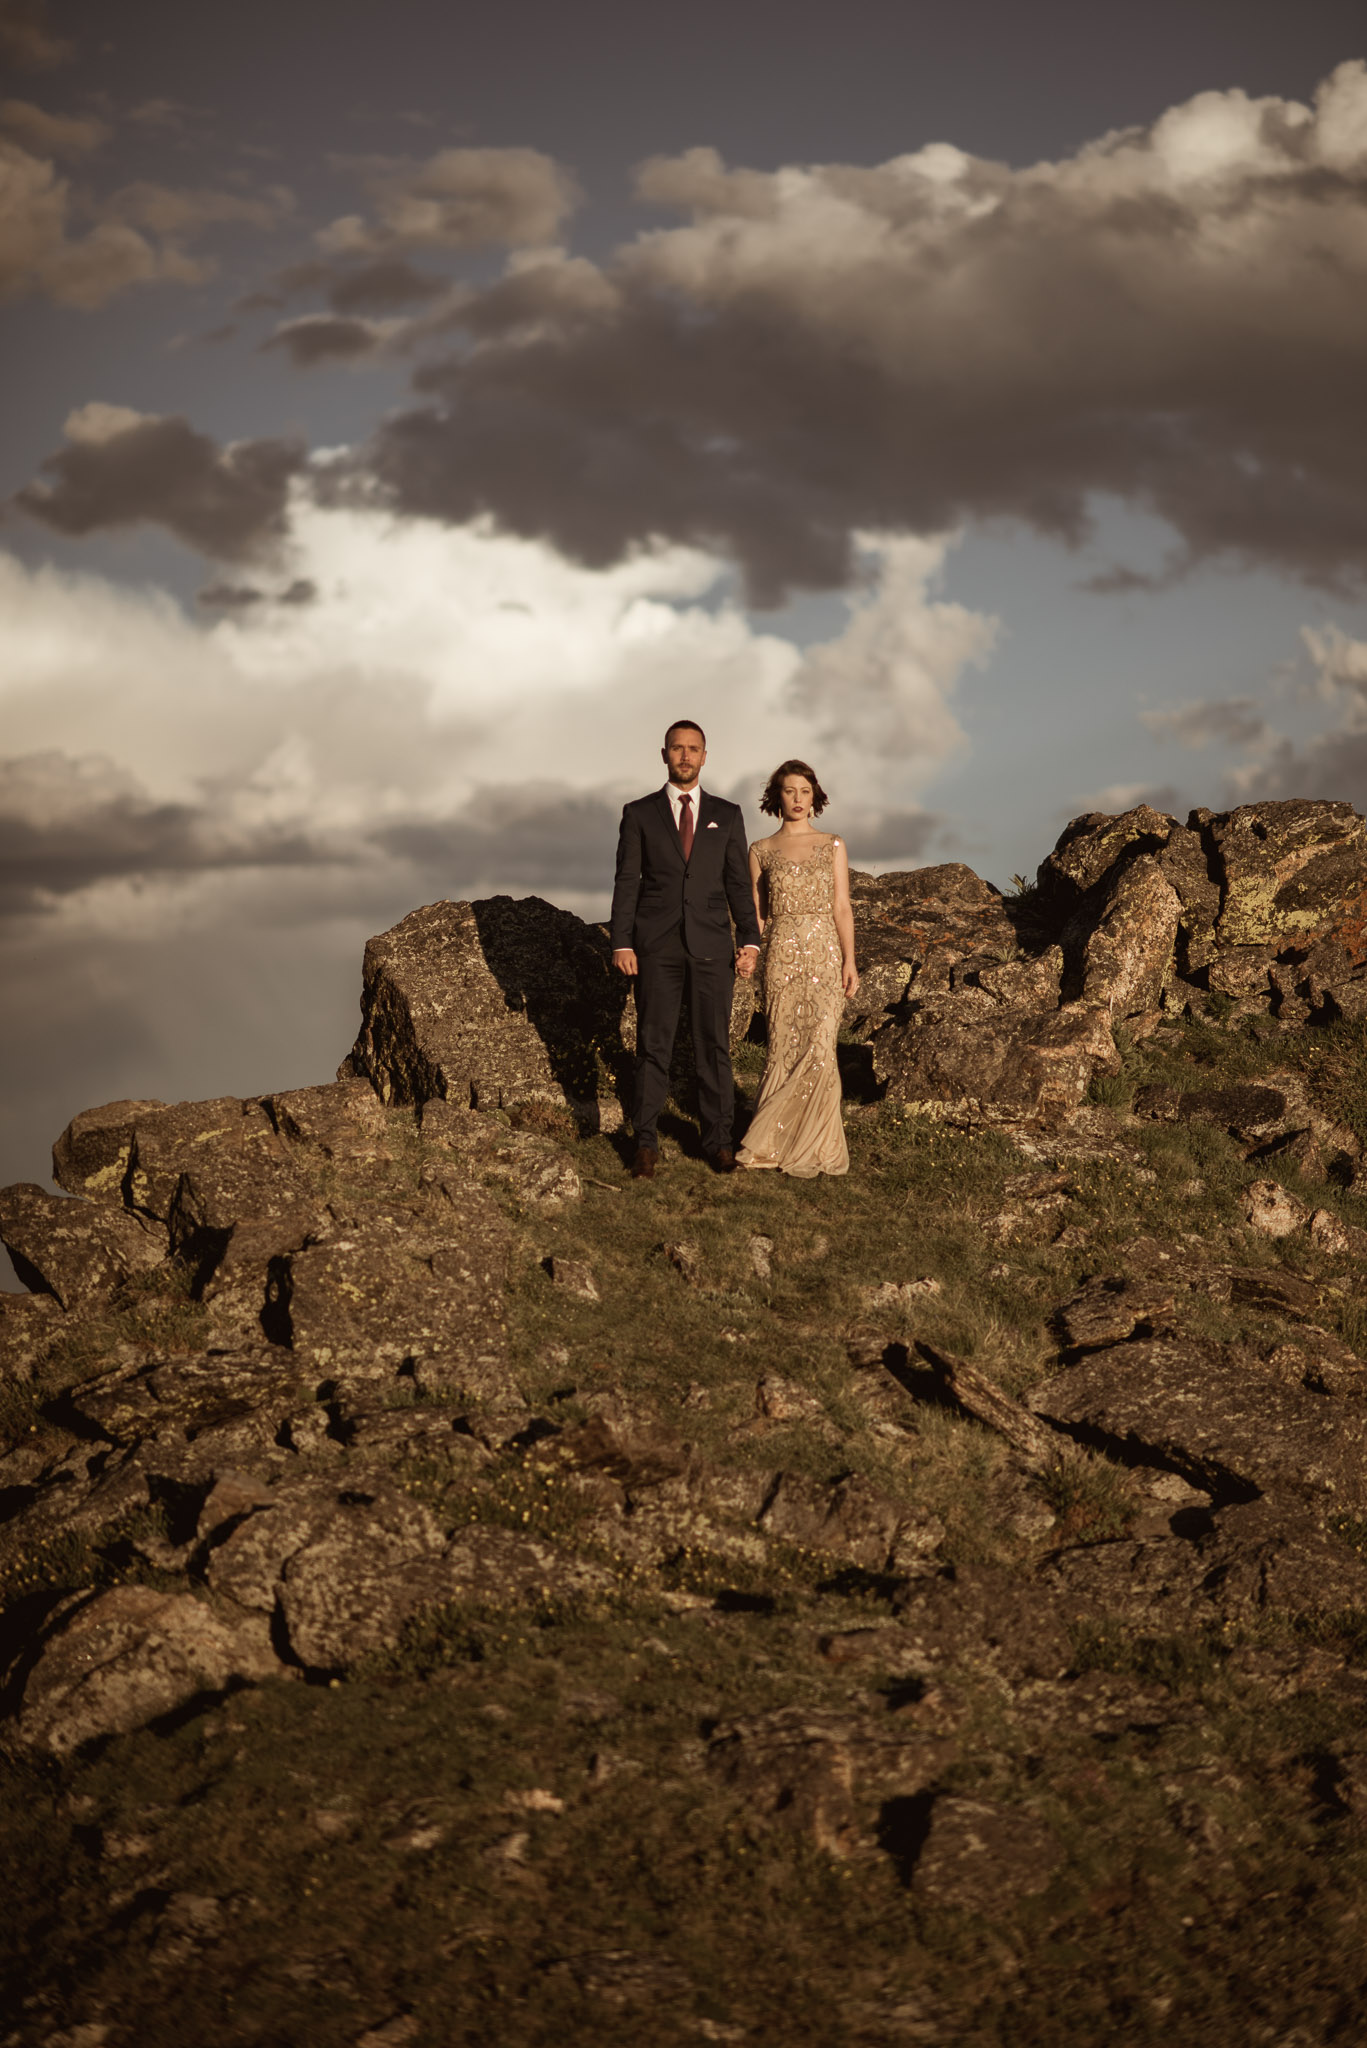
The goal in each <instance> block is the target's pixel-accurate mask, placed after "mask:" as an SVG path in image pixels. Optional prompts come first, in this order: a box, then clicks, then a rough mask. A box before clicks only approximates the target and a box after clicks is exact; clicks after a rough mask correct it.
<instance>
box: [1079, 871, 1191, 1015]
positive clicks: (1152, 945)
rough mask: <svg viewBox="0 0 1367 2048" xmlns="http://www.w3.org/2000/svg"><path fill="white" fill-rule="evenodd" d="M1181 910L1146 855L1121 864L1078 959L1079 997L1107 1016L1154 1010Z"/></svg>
mask: <svg viewBox="0 0 1367 2048" xmlns="http://www.w3.org/2000/svg"><path fill="white" fill-rule="evenodd" d="M1181 911H1182V905H1181V901H1180V899H1179V897H1178V895H1177V891H1176V890H1175V889H1174V888H1173V886H1172V884H1171V883H1170V882H1169V881H1168V879H1167V877H1166V876H1165V875H1164V874H1163V872H1162V869H1161V868H1160V867H1159V865H1158V862H1157V861H1156V860H1155V859H1154V856H1153V855H1152V854H1151V853H1140V854H1137V855H1135V856H1134V857H1133V858H1131V859H1130V860H1129V861H1127V862H1126V864H1125V865H1124V867H1122V868H1121V869H1120V871H1119V873H1118V874H1117V875H1116V876H1115V879H1114V881H1113V883H1112V884H1111V886H1110V888H1109V889H1108V891H1107V894H1106V899H1105V901H1104V903H1103V904H1102V906H1101V910H1100V914H1099V916H1098V917H1097V920H1096V923H1095V925H1094V926H1093V928H1092V930H1091V932H1090V933H1089V935H1088V937H1087V939H1086V941H1085V943H1084V946H1083V954H1082V988H1081V998H1082V1001H1083V1002H1084V1003H1087V1004H1090V1005H1092V1006H1094V1007H1096V1008H1100V1009H1104V1010H1105V1011H1106V1012H1107V1013H1108V1015H1109V1016H1111V1017H1113V1018H1116V1019H1119V1018H1122V1017H1138V1016H1143V1015H1144V1014H1145V1013H1146V1012H1148V1011H1151V1010H1156V1009H1157V1008H1158V1005H1159V1000H1160V998H1161V996H1162V993H1163V985H1164V983H1165V982H1166V981H1167V980H1168V978H1169V971H1170V969H1171V966H1172V957H1173V946H1174V943H1175V941H1176V937H1177V926H1178V921H1179V919H1180V917H1181Z"/></svg>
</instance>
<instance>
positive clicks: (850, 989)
mask: <svg viewBox="0 0 1367 2048" xmlns="http://www.w3.org/2000/svg"><path fill="white" fill-rule="evenodd" d="M840 986H841V987H842V988H843V989H844V991H845V994H846V995H847V996H853V995H858V993H859V969H858V968H857V967H856V966H855V964H854V962H853V960H847V961H845V963H844V965H843V966H842V967H841V969H840Z"/></svg>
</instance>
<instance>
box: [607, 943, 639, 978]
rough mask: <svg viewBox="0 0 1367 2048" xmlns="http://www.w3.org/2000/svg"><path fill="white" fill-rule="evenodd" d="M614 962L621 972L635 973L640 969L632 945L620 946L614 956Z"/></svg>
mask: <svg viewBox="0 0 1367 2048" xmlns="http://www.w3.org/2000/svg"><path fill="white" fill-rule="evenodd" d="M612 964H613V966H614V967H615V968H616V969H617V972H618V973H619V974H635V973H636V972H637V971H638V970H637V966H636V955H635V954H634V953H633V952H632V950H631V947H630V946H619V947H618V948H617V951H616V952H615V953H614V954H613V956H612Z"/></svg>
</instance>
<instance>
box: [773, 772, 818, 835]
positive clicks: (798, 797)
mask: <svg viewBox="0 0 1367 2048" xmlns="http://www.w3.org/2000/svg"><path fill="white" fill-rule="evenodd" d="M778 800H779V802H780V803H781V804H782V806H783V821H784V823H785V824H786V825H801V824H803V823H804V822H805V821H806V820H807V819H808V818H809V817H810V816H811V810H812V785H811V783H810V782H808V780H807V778H806V776H805V775H785V776H784V778H783V780H782V782H780V784H779V786H778Z"/></svg>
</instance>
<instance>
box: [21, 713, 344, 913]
mask: <svg viewBox="0 0 1367 2048" xmlns="http://www.w3.org/2000/svg"><path fill="white" fill-rule="evenodd" d="M252 824H253V829H248V830H242V829H240V826H239V825H238V822H237V821H236V820H235V819H234V817H233V815H232V806H231V805H227V806H223V805H219V806H215V805H213V804H198V805H193V804H184V803H157V802H155V801H153V800H152V799H151V798H150V797H149V796H148V795H147V793H146V792H145V791H144V790H142V789H141V788H139V786H138V785H137V783H136V782H135V781H134V780H133V779H132V778H131V776H130V775H129V774H128V773H127V771H126V770H124V769H121V768H119V767H118V766H117V765H116V764H115V763H114V762H112V761H110V760H108V759H106V758H105V757H103V756H99V755H95V756H84V757H72V756H71V755H69V754H66V753H63V752H61V751H60V750H57V749H53V750H51V751H49V752H45V753H41V754H30V755H27V756H23V757H20V758H18V759H11V760H0V915H4V914H9V915H13V914H14V913H16V912H19V911H32V910H34V909H39V908H42V907H43V906H44V905H45V904H46V902H47V901H48V900H49V899H50V898H52V897H54V896H58V897H60V896H66V895H70V894H71V893H73V892H74V891H77V890H83V889H88V888H90V887H91V885H92V884H95V883H99V882H106V881H110V880H113V879H116V878H122V877H126V876H131V875H136V876H139V877H146V876H149V875H156V874H159V873H171V874H177V875H182V876H183V875H186V874H191V873H193V872H194V871H195V870H197V869H207V868H213V869H221V868H232V867H252V868H260V867H277V866H285V867H289V866H299V865H302V864H311V863H314V862H317V861H319V860H322V859H332V860H336V858H337V854H336V851H335V850H334V851H332V852H331V853H324V852H322V851H321V850H320V849H318V848H315V847H314V846H313V844H312V843H311V841H310V839H309V837H308V834H307V831H306V830H302V829H300V828H298V827H293V828H292V827H289V826H285V827H283V828H282V827H281V826H279V825H277V824H274V823H273V822H271V821H269V820H267V821H259V820H258V821H252Z"/></svg>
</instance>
